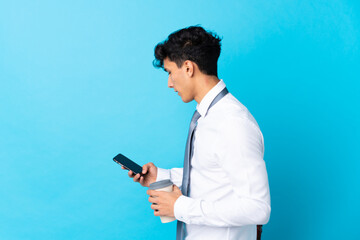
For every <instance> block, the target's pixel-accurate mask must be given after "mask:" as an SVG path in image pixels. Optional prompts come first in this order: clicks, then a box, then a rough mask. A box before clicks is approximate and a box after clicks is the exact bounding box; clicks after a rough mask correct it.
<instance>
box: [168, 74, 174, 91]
mask: <svg viewBox="0 0 360 240" xmlns="http://www.w3.org/2000/svg"><path fill="white" fill-rule="evenodd" d="M168 87H169V88H173V87H174V84H173V82H172V80H171V77H170V76H169V78H168Z"/></svg>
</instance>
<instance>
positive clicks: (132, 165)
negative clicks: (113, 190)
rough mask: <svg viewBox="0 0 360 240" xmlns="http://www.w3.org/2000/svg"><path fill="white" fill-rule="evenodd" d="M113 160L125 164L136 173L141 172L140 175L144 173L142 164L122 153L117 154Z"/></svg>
mask: <svg viewBox="0 0 360 240" xmlns="http://www.w3.org/2000/svg"><path fill="white" fill-rule="evenodd" d="M113 160H114V161H115V162H116V163H118V164H120V165H123V166H124V167H125V168H126V169H127V170H131V171H133V173H134V174H138V173H140V175H142V173H141V172H142V167H141V166H140V165H138V164H136V163H134V162H133V161H131V160H130V159H128V158H127V157H125V156H124V155H122V154H121V153H119V154H118V155H116V156H115V157H114V159H113Z"/></svg>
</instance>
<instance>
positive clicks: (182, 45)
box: [153, 26, 221, 102]
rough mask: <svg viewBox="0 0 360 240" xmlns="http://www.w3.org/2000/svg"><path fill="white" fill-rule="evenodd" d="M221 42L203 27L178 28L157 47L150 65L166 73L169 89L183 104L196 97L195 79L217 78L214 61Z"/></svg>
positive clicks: (216, 58)
mask: <svg viewBox="0 0 360 240" xmlns="http://www.w3.org/2000/svg"><path fill="white" fill-rule="evenodd" d="M220 41H221V39H220V38H219V37H218V36H217V35H216V34H213V33H211V32H207V31H205V30H204V29H203V28H202V27H198V26H192V27H188V28H184V29H180V30H178V31H176V32H174V33H172V34H170V35H169V37H168V38H167V39H166V40H165V41H163V42H161V43H159V44H157V45H156V47H155V60H154V62H153V65H154V66H155V67H158V68H163V69H164V70H165V71H166V72H168V73H169V80H168V86H169V87H170V88H174V89H175V91H177V92H178V93H179V95H180V96H181V98H182V100H183V101H184V102H190V101H192V100H193V99H194V97H195V95H196V87H195V84H196V83H195V82H194V79H193V78H194V77H195V76H199V75H205V76H209V77H215V78H217V61H218V58H219V55H220V51H221V45H220Z"/></svg>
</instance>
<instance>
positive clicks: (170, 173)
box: [156, 168, 183, 188]
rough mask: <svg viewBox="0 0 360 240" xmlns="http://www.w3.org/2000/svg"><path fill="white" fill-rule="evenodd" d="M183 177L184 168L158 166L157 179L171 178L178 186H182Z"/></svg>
mask: <svg viewBox="0 0 360 240" xmlns="http://www.w3.org/2000/svg"><path fill="white" fill-rule="evenodd" d="M182 178H183V169H182V168H172V169H163V168H158V172H157V176H156V181H161V180H164V179H170V180H171V181H172V182H173V183H174V184H175V185H176V186H178V187H179V188H181V183H182Z"/></svg>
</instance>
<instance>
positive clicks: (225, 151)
mask: <svg viewBox="0 0 360 240" xmlns="http://www.w3.org/2000/svg"><path fill="white" fill-rule="evenodd" d="M223 126H224V127H222V128H221V132H220V133H219V139H218V144H217V146H218V148H217V149H216V150H215V154H214V155H215V156H214V157H215V158H216V159H217V162H218V164H219V166H220V167H221V168H222V170H223V171H225V172H226V175H227V176H228V177H229V179H230V184H231V187H232V190H233V193H234V194H232V196H231V197H228V198H226V199H220V200H217V201H209V200H203V199H193V198H190V197H186V196H181V197H179V198H178V199H177V201H176V202H175V205H174V215H175V217H176V219H178V220H180V221H183V222H185V223H187V224H198V225H208V226H216V227H235V226H244V225H251V224H266V223H267V222H268V221H269V217H270V211H271V208H270V190H269V184H268V176H267V171H266V166H265V162H264V160H263V154H264V143H263V136H262V133H261V131H260V129H259V128H258V126H257V124H255V123H254V122H252V121H250V120H248V119H238V118H233V119H228V120H226V122H224V123H223Z"/></svg>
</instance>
